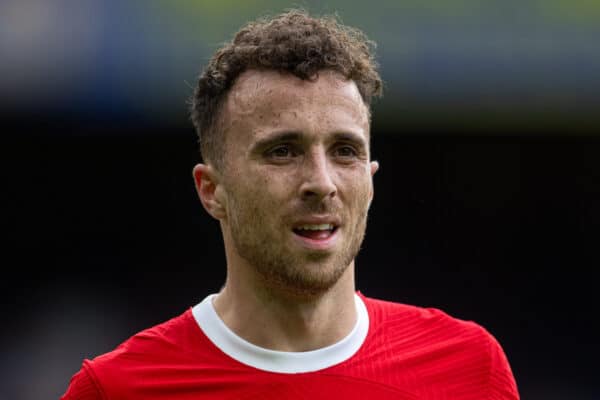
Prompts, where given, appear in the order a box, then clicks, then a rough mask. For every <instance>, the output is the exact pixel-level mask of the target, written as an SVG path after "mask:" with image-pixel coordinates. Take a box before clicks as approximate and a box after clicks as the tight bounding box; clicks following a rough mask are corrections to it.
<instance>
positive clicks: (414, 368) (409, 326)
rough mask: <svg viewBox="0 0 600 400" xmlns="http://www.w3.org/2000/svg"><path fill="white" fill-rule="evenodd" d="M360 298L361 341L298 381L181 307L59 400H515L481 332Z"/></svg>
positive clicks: (91, 366)
mask: <svg viewBox="0 0 600 400" xmlns="http://www.w3.org/2000/svg"><path fill="white" fill-rule="evenodd" d="M361 298H362V299H363V301H364V302H365V304H366V306H367V310H368V312H369V318H370V327H369V334H368V336H367V338H366V340H365V343H364V344H363V346H362V347H361V348H360V350H359V351H358V352H357V353H356V354H355V355H354V356H353V357H351V358H350V359H348V360H346V361H344V362H342V363H340V364H338V365H334V366H332V367H329V368H326V369H323V370H320V371H316V372H308V373H299V374H281V373H273V372H266V371H261V370H258V369H255V368H253V367H249V366H246V365H244V364H241V363H239V362H238V361H236V360H234V359H232V358H230V357H229V356H227V355H225V354H224V353H223V352H221V351H220V350H219V349H218V348H217V347H215V346H214V345H213V344H212V342H211V341H210V340H209V339H208V338H207V337H206V336H205V335H204V334H203V333H202V330H201V329H200V328H199V327H198V325H197V324H196V321H195V320H194V317H193V315H192V312H191V310H188V311H186V312H185V313H183V314H182V315H180V316H178V317H176V318H174V319H172V320H170V321H167V322H166V323H164V324H161V325H158V326H155V327H153V328H151V329H148V330H146V331H143V332H141V333H139V334H137V335H135V336H133V337H132V338H130V339H129V340H127V341H126V342H124V343H123V344H121V345H120V346H119V347H118V348H117V349H115V350H114V351H112V352H110V353H107V354H104V355H101V356H99V357H96V358H95V359H94V360H91V361H90V360H85V361H84V363H83V367H82V369H81V370H80V371H79V372H78V373H77V374H75V375H74V376H73V378H72V380H71V384H70V386H69V388H68V390H67V392H66V393H65V394H64V396H63V397H62V400H75V399H77V400H100V399H102V400H116V399H127V400H138V399H144V400H164V399H178V400H188V399H189V400H191V399H194V400H199V399H246V400H252V399H262V400H270V399H273V400H274V399H277V400H280V399H311V400H318V399H327V400H331V399H332V398H342V399H345V400H346V399H348V400H352V399H360V400H364V399H383V400H386V399H398V400H409V399H420V400H427V399H436V400H442V399H452V400H469V399H473V400H475V399H477V400H482V399H498V400H500V399H503V400H504V399H506V400H509V399H510V400H515V399H519V395H518V393H517V388H516V384H515V381H514V378H513V375H512V372H511V369H510V366H509V364H508V362H507V359H506V357H505V355H504V352H503V351H502V348H501V347H500V345H499V344H498V343H497V341H496V340H495V339H494V337H492V335H490V334H489V333H488V332H487V331H486V330H485V329H483V328H482V327H480V326H479V325H477V324H475V323H473V322H466V321H461V320H457V319H454V318H452V317H450V316H448V315H447V314H445V313H443V312H442V311H439V310H437V309H424V308H419V307H414V306H409V305H403V304H398V303H390V302H385V301H381V300H374V299H369V298H365V297H364V296H362V295H361Z"/></svg>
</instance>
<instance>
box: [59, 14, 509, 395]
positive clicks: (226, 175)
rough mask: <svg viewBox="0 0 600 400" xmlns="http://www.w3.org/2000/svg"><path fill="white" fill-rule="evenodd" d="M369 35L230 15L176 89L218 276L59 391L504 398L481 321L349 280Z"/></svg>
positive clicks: (504, 386) (361, 205) (362, 213)
mask: <svg viewBox="0 0 600 400" xmlns="http://www.w3.org/2000/svg"><path fill="white" fill-rule="evenodd" d="M370 45H371V42H369V41H368V40H367V39H366V38H365V37H364V35H363V34H362V33H360V32H359V31H357V30H355V29H352V28H349V27H346V26H343V25H341V24H339V23H338V22H337V21H336V20H335V19H333V18H313V17H310V16H309V15H307V14H306V13H304V12H300V11H290V12H287V13H285V14H282V15H279V16H277V17H275V18H273V19H270V20H261V21H257V22H253V23H250V24H248V25H247V26H246V27H244V28H242V29H241V30H240V31H239V32H238V33H237V34H236V36H235V38H234V39H233V41H232V42H231V43H229V44H227V45H225V46H224V47H223V48H222V49H220V50H219V51H217V52H216V54H215V55H214V56H213V58H212V59H211V61H210V63H209V65H208V66H207V68H206V69H205V70H204V72H203V73H202V75H201V77H200V79H199V82H198V87H197V89H196V92H195V94H194V97H193V101H192V119H193V121H194V123H195V126H196V128H197V130H198V132H199V135H200V145H201V152H202V156H203V160H204V163H203V164H199V165H197V166H196V167H195V168H194V170H193V176H194V179H195V182H196V188H197V191H198V195H199V198H200V201H201V203H202V205H203V206H204V208H205V209H206V211H207V212H208V213H209V214H210V215H211V216H212V217H214V218H216V219H217V220H218V221H219V223H220V226H221V230H222V234H223V240H224V245H225V256H226V260H227V279H226V282H225V285H224V286H223V288H222V290H221V291H220V292H219V293H218V294H215V295H210V296H208V297H206V298H205V299H204V300H203V301H202V302H201V303H200V304H198V305H196V306H194V307H192V308H191V309H189V310H188V311H187V312H185V313H183V314H182V315H180V316H178V317H176V318H174V319H172V320H170V321H167V322H166V323H163V324H161V325H158V326H156V327H153V328H150V329H148V330H145V331H143V332H141V333H139V334H137V335H135V336H133V337H132V338H130V339H129V340H127V341H126V342H124V343H123V344H121V345H120V346H119V347H118V348H117V349H115V350H114V351H112V352H109V353H107V354H104V355H101V356H99V357H97V358H95V359H94V360H92V361H90V360H85V361H84V364H83V367H82V368H81V370H80V371H79V372H78V373H77V374H76V375H75V376H74V377H73V379H72V380H71V384H70V386H69V388H68V390H67V392H66V393H65V395H64V397H63V399H130V400H134V399H147V400H155V399H156V400H158V399H307V398H310V399H331V398H334V397H335V398H342V399H364V398H373V399H458V400H462V399H478V400H480V399H518V393H517V389H516V385H515V382H514V379H513V376H512V373H511V370H510V367H509V365H508V362H507V360H506V357H505V355H504V353H503V351H502V349H501V347H500V346H499V344H498V343H497V342H496V340H495V339H494V338H493V337H492V336H491V335H490V334H489V333H487V332H486V331H485V330H484V329H483V328H482V327H480V326H478V325H476V324H475V323H472V322H465V321H461V320H457V319H454V318H452V317H450V316H448V315H446V314H445V313H443V312H441V311H439V310H435V309H422V308H419V307H414V306H409V305H403V304H394V303H389V302H385V301H381V300H374V299H370V298H367V297H365V296H364V295H362V294H361V293H357V292H356V291H355V283H354V267H355V266H354V258H355V256H356V254H357V253H358V250H359V248H360V245H361V242H362V240H363V236H364V233H365V227H366V220H367V211H368V208H369V205H370V202H371V199H372V198H373V183H372V177H373V175H374V174H375V172H376V171H377V168H378V164H377V162H375V161H371V158H370V148H369V138H370V131H369V128H370V109H369V107H370V102H371V99H372V98H373V97H374V96H378V95H380V94H381V79H380V77H379V75H378V73H377V72H376V67H375V62H374V60H373V56H372V54H371V52H370Z"/></svg>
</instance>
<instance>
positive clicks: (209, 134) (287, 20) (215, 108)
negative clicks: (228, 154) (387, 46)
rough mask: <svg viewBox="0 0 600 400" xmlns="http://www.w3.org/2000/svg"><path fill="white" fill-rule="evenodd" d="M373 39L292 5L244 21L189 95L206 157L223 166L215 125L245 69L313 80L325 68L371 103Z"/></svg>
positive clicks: (377, 82)
mask: <svg viewBox="0 0 600 400" xmlns="http://www.w3.org/2000/svg"><path fill="white" fill-rule="evenodd" d="M374 47H375V43H374V42H373V41H371V40H369V39H368V38H367V37H366V36H365V34H364V33H363V32H361V31H360V30H358V29H356V28H353V27H349V26H346V25H343V24H341V23H340V22H338V19H337V18H336V17H335V16H322V17H311V16H309V15H308V13H307V12H306V11H304V10H290V11H287V12H285V13H283V14H280V15H277V16H276V17H274V18H263V19H259V20H257V21H253V22H250V23H248V24H247V25H246V26H244V27H242V28H241V29H240V30H239V31H238V32H237V33H236V34H235V35H234V38H233V40H232V41H231V42H228V43H226V44H225V45H224V46H223V47H221V48H220V49H219V50H217V51H216V52H215V54H214V55H213V56H212V58H211V59H210V61H209V63H208V65H207V66H206V68H205V69H204V71H203V72H202V73H201V74H200V77H199V79H198V84H197V86H196V88H195V90H194V94H193V96H192V98H191V101H190V105H191V110H190V111H191V119H192V122H193V123H194V126H195V128H196V132H197V133H198V137H199V139H200V152H201V154H202V156H203V158H204V159H205V160H206V161H210V162H213V163H214V164H215V166H216V167H222V166H223V160H222V159H223V144H224V138H223V134H222V133H221V132H220V129H219V125H220V124H219V118H220V111H221V108H222V104H223V102H224V100H225V98H226V97H227V93H228V92H229V89H230V88H231V87H232V86H233V84H234V82H235V80H236V79H237V78H238V76H240V74H242V73H243V72H244V71H246V70H248V69H272V70H278V71H284V72H289V73H292V74H294V75H295V76H297V77H299V78H301V79H305V80H314V79H316V78H317V77H318V72H319V70H323V69H329V70H333V71H336V72H339V73H340V74H341V75H342V76H344V77H345V78H347V79H350V80H353V81H354V82H355V83H356V86H357V87H358V90H359V92H360V94H361V96H362V99H363V101H364V102H365V104H366V105H367V108H370V105H371V100H372V99H373V97H379V96H381V94H382V80H381V77H380V76H379V73H378V72H377V63H376V62H375V59H374V55H373V51H372V49H374Z"/></svg>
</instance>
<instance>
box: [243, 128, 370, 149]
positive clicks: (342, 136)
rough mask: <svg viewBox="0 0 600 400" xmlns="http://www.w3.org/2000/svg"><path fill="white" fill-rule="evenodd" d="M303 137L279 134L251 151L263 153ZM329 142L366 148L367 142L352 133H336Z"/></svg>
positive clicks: (262, 141) (258, 143)
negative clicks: (262, 151)
mask: <svg viewBox="0 0 600 400" xmlns="http://www.w3.org/2000/svg"><path fill="white" fill-rule="evenodd" d="M303 139H304V138H303V135H302V134H301V133H300V132H293V131H292V132H289V131H288V132H279V133H275V134H272V135H270V136H269V137H266V138H264V139H260V140H258V141H257V142H256V143H254V145H253V146H252V148H251V151H261V150H263V149H265V148H268V147H270V146H273V145H274V144H276V143H282V142H301V141H302V140H303ZM328 140H330V141H332V142H348V143H354V144H356V145H359V146H362V147H366V146H367V141H366V140H365V138H363V137H362V136H360V135H358V134H356V133H352V132H336V133H334V134H332V136H331V138H328Z"/></svg>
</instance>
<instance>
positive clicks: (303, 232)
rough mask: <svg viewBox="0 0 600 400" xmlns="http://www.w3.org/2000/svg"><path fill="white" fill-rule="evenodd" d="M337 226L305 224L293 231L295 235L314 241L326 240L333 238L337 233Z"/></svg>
mask: <svg viewBox="0 0 600 400" xmlns="http://www.w3.org/2000/svg"><path fill="white" fill-rule="evenodd" d="M337 228H338V227H337V226H336V225H334V224H304V225H300V226H298V227H296V228H294V229H293V231H294V233H295V234H296V235H298V236H302V237H304V238H307V239H312V240H326V239H328V238H329V237H331V236H332V235H333V234H334V233H335V232H336V231H337Z"/></svg>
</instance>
